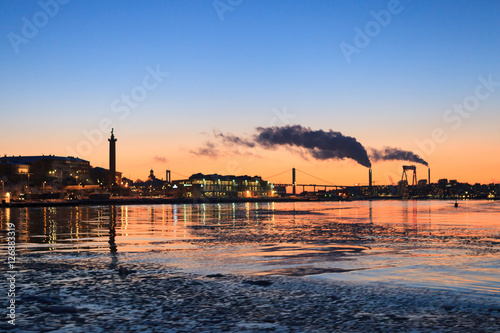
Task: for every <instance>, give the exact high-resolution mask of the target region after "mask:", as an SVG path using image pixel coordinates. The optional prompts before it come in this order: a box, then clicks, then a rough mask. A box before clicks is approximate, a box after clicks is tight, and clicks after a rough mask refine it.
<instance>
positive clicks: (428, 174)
mask: <svg viewBox="0 0 500 333" xmlns="http://www.w3.org/2000/svg"><path fill="white" fill-rule="evenodd" d="M427 178H428V179H427V184H430V183H431V168H427Z"/></svg>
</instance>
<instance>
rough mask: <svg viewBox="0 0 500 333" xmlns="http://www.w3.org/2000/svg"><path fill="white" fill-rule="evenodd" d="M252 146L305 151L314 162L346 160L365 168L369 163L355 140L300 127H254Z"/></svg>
mask: <svg viewBox="0 0 500 333" xmlns="http://www.w3.org/2000/svg"><path fill="white" fill-rule="evenodd" d="M257 131H258V132H259V134H257V135H256V136H255V137H254V140H255V142H257V143H258V144H260V145H262V146H264V147H265V148H273V147H275V146H279V145H287V146H292V147H298V148H305V149H307V150H308V151H309V153H310V154H311V155H312V156H313V157H314V158H316V159H319V160H326V159H331V158H338V159H344V158H350V159H352V160H354V161H356V162H358V163H359V164H361V165H363V166H365V167H367V168H369V167H371V162H370V159H369V158H368V154H367V152H366V149H365V148H364V147H363V145H362V144H361V143H359V142H358V141H357V140H356V139H355V138H353V137H350V136H344V135H342V133H340V132H334V131H332V130H329V131H327V132H325V131H323V130H317V131H313V130H311V129H310V128H308V127H302V126H300V125H293V126H289V125H288V126H283V127H276V126H275V127H258V128H257Z"/></svg>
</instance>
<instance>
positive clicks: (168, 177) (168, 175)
mask: <svg viewBox="0 0 500 333" xmlns="http://www.w3.org/2000/svg"><path fill="white" fill-rule="evenodd" d="M165 180H166V181H167V183H169V184H170V182H171V180H170V170H167V175H166V179H165Z"/></svg>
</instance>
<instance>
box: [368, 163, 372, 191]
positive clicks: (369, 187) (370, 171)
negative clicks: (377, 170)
mask: <svg viewBox="0 0 500 333" xmlns="http://www.w3.org/2000/svg"><path fill="white" fill-rule="evenodd" d="M368 189H369V190H370V196H372V195H373V190H372V169H370V170H369V171H368Z"/></svg>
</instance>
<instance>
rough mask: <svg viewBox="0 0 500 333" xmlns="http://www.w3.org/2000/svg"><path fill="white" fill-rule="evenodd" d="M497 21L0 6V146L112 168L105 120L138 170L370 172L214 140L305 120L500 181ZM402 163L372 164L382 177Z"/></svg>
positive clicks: (435, 166) (481, 10)
mask: <svg viewBox="0 0 500 333" xmlns="http://www.w3.org/2000/svg"><path fill="white" fill-rule="evenodd" d="M499 17H500V2H499V1H486V0H484V1H464V0H455V1H452V0H449V1H430V0H429V1H425V0H421V1H410V0H401V1H399V2H398V1H332V0H324V1H319V0H318V1H285V0H277V1H268V0H267V1H265V0H243V1H239V0H220V1H213V0H198V1H191V0H177V1H111V0H105V1H97V0H91V1H81V0H72V1H67V0H65V1H63V0H60V1H59V2H57V1H56V0H41V1H39V2H38V1H23V0H19V1H1V2H0V30H1V36H2V38H1V41H0V59H1V61H0V73H1V75H2V80H0V101H1V104H0V110H1V122H0V138H1V144H0V154H2V155H4V154H6V155H41V154H46V155H47V154H54V155H60V156H68V155H71V156H77V157H80V158H83V159H86V160H89V161H90V163H91V164H92V165H93V166H101V167H106V168H107V167H108V166H109V165H108V142H107V138H108V137H109V135H110V128H111V127H113V128H114V133H115V136H116V138H117V139H118V141H117V154H118V155H117V169H118V170H119V171H122V172H123V175H124V176H125V177H128V178H132V179H133V180H135V179H138V178H139V179H145V178H147V176H148V174H149V170H150V169H151V168H153V169H154V170H155V173H156V175H157V177H159V178H164V177H165V170H166V169H171V170H172V172H173V175H172V176H173V179H178V178H181V177H182V176H181V175H186V176H189V175H191V174H193V173H197V172H202V173H219V174H248V175H252V176H253V175H260V176H262V177H268V176H271V175H274V174H278V173H280V172H282V171H285V170H288V169H291V168H292V167H296V168H297V169H299V170H303V171H306V172H307V173H310V174H313V175H315V176H317V177H319V178H321V179H324V180H326V181H328V182H330V183H334V184H339V185H353V184H355V183H367V182H368V169H367V168H366V167H364V166H362V165H360V164H358V163H356V162H355V161H353V160H351V159H343V160H339V159H327V160H316V159H315V158H314V157H312V156H311V155H310V154H309V152H308V151H307V150H303V149H302V150H300V149H290V148H287V147H286V146H282V147H277V148H276V149H274V150H273V149H264V148H262V147H260V146H256V147H254V148H249V147H242V146H238V145H233V146H231V145H228V144H227V143H226V144H224V143H223V142H221V140H220V139H218V138H216V137H215V135H214V132H215V133H224V134H232V135H235V136H238V137H242V138H252V136H253V135H255V134H256V133H257V132H256V128H257V127H271V126H286V125H301V126H303V127H310V128H311V129H312V130H320V129H322V130H324V131H328V130H330V129H331V130H333V131H336V132H341V133H342V134H343V135H346V136H350V137H353V138H356V140H357V141H358V142H360V143H361V144H362V145H363V146H364V147H365V148H366V149H367V150H368V149H370V148H377V149H381V148H383V147H385V146H389V147H397V148H401V149H404V150H408V151H412V152H415V153H416V154H418V155H420V156H421V157H422V158H423V159H425V160H426V161H428V162H429V165H430V168H431V172H432V180H433V181H437V179H439V178H448V179H457V180H459V181H462V182H469V183H475V182H481V183H490V182H500V24H499V23H498V20H499ZM207 142H210V145H211V146H210V147H212V149H213V151H214V153H213V154H209V155H208V156H207V155H202V154H199V153H200V151H201V150H202V149H203V148H204V147H205V148H206V147H207ZM402 164H409V163H408V162H402V161H392V162H391V161H385V162H376V163H373V165H372V168H373V173H374V180H375V181H376V182H377V183H376V184H387V183H389V182H390V177H392V179H393V180H394V181H395V182H397V180H399V179H398V178H400V177H401V165H402ZM417 173H418V178H419V179H420V178H426V175H427V168H426V167H424V166H422V165H418V166H417ZM389 176H390V177H389ZM290 178H291V176H290V173H286V174H283V175H281V176H278V177H274V178H271V179H269V180H271V181H274V182H290V181H291V179H290ZM298 182H299V183H301V182H307V183H310V182H321V181H319V180H315V179H314V178H311V177H309V176H307V175H305V174H301V173H298Z"/></svg>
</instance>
